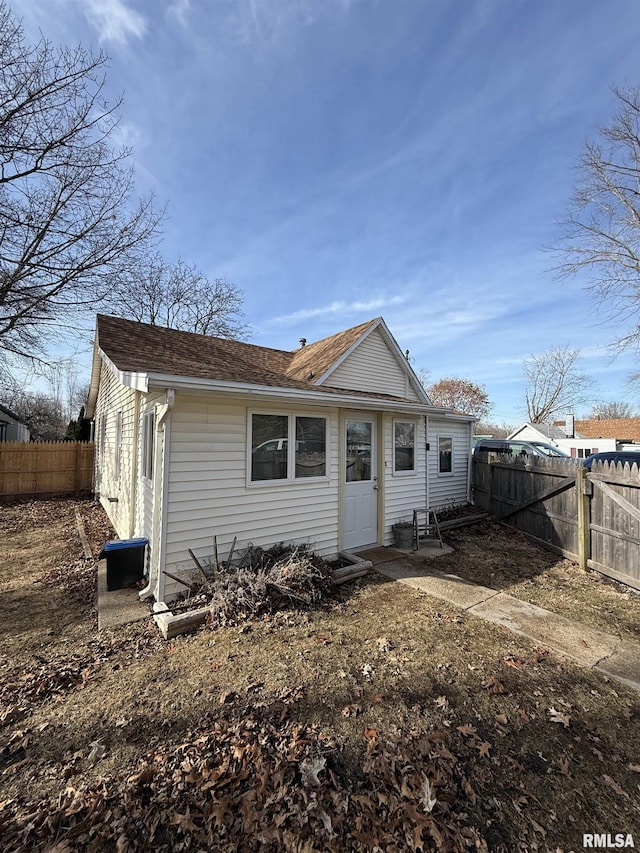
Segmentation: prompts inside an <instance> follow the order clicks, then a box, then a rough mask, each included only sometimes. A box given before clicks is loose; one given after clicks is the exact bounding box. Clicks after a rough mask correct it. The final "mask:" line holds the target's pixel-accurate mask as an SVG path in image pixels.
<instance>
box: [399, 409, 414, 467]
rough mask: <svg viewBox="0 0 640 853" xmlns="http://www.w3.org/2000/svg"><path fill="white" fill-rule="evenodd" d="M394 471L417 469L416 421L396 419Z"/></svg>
mask: <svg viewBox="0 0 640 853" xmlns="http://www.w3.org/2000/svg"><path fill="white" fill-rule="evenodd" d="M393 439H394V456H393V470H394V471H414V470H415V461H414V459H415V444H416V425H415V423H414V421H395V423H394V425H393Z"/></svg>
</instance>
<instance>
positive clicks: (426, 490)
mask: <svg viewBox="0 0 640 853" xmlns="http://www.w3.org/2000/svg"><path fill="white" fill-rule="evenodd" d="M428 444H429V415H425V416H424V506H425V509H426V510H429V451H428V450H427V445H428Z"/></svg>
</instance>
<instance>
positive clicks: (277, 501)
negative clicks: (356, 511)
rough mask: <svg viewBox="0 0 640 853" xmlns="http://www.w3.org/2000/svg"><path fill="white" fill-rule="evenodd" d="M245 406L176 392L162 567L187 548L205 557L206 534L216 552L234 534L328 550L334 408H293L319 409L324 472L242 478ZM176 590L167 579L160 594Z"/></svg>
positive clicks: (177, 562)
mask: <svg viewBox="0 0 640 853" xmlns="http://www.w3.org/2000/svg"><path fill="white" fill-rule="evenodd" d="M249 402H250V401H248V400H247V403H249ZM249 408H250V407H249V406H248V405H243V404H240V403H229V402H227V401H225V400H224V399H223V398H218V399H214V398H210V397H207V398H205V397H198V396H195V395H194V396H186V395H182V394H179V395H176V404H175V407H174V409H173V412H172V414H171V457H170V464H169V495H170V498H169V504H168V507H167V540H166V569H167V570H168V571H171V572H176V571H177V572H179V571H180V570H184V569H189V570H190V569H191V568H192V563H191V560H190V558H189V554H188V552H187V549H188V548H191V549H192V550H193V551H194V553H195V554H196V555H198V556H201V557H203V558H204V559H208V558H210V557H211V554H212V551H213V536H214V535H215V536H216V537H217V543H218V551H219V555H220V558H221V559H223V558H226V556H227V554H228V552H229V548H230V547H231V543H232V541H233V538H234V537H236V536H237V539H238V541H237V544H236V548H237V549H238V550H240V549H243V548H245V547H246V546H247V545H248V544H249V543H253V544H254V545H260V546H263V547H269V546H271V545H274V544H275V543H277V542H280V541H284V542H300V543H301V542H305V543H306V542H308V543H310V545H311V546H312V548H313V549H314V550H315V551H317V552H318V553H320V554H324V555H333V554H335V552H336V546H337V541H338V522H339V517H338V413H337V412H335V411H330V410H316V409H309V410H304V409H296V414H299V415H309V416H312V417H314V416H323V415H325V416H327V477H325V478H322V479H318V480H315V479H313V480H311V479H310V480H305V479H301V480H289V481H286V482H282V483H278V482H277V481H270V482H265V483H264V485H263V484H261V483H259V482H258V483H251V484H250V485H247V466H248V460H247V452H248V439H247V425H248V410H249ZM286 412H287V410H285V409H283V410H282V413H283V414H285V413H286ZM177 590H178V587H177V586H172V583H171V582H170V581H169V580H167V584H166V587H165V598H170V597H171V595H172V594H173V593H175V592H177Z"/></svg>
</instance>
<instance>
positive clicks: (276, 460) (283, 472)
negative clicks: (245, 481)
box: [249, 412, 327, 483]
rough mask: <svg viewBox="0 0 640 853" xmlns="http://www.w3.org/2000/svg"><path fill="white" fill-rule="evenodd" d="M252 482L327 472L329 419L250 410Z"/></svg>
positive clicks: (321, 474)
mask: <svg viewBox="0 0 640 853" xmlns="http://www.w3.org/2000/svg"><path fill="white" fill-rule="evenodd" d="M249 443H250V453H251V461H250V470H249V480H250V482H252V483H257V482H264V481H274V480H275V481H292V480H302V479H306V478H309V477H326V475H327V419H326V418H325V417H310V416H308V415H296V414H284V415H283V414H268V413H262V412H251V413H250V414H249Z"/></svg>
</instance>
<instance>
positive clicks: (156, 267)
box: [108, 254, 249, 339]
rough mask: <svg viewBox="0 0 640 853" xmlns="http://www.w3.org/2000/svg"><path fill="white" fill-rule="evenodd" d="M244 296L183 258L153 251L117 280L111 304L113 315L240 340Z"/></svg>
mask: <svg viewBox="0 0 640 853" xmlns="http://www.w3.org/2000/svg"><path fill="white" fill-rule="evenodd" d="M242 299H243V295H242V291H241V290H240V289H239V288H237V287H236V286H235V285H233V284H231V283H230V282H227V281H224V280H223V279H215V280H214V281H213V282H212V281H210V280H209V279H208V278H207V276H206V275H204V273H202V272H200V271H199V270H198V269H197V268H196V267H195V266H189V265H188V264H186V263H185V262H184V261H183V260H179V261H177V263H174V264H169V263H167V262H166V261H165V260H164V259H163V258H162V257H161V256H160V255H158V254H155V255H153V256H151V257H149V258H144V259H143V260H142V261H141V262H140V263H139V264H138V265H134V266H133V267H132V268H131V269H129V270H128V271H127V272H126V273H125V274H123V275H122V276H121V277H120V278H119V279H118V280H116V281H114V283H113V286H112V290H111V292H110V294H109V299H108V304H109V308H110V310H112V311H113V312H114V313H116V314H122V315H124V316H126V317H129V318H131V319H133V320H138V321H139V322H141V323H150V324H151V325H152V326H166V327H167V328H170V329H183V330H185V331H189V332H197V333H198V334H201V335H215V336H217V337H220V338H236V339H242V338H245V337H246V336H247V333H248V330H249V327H248V326H246V325H245V324H244V323H243V322H242V318H243V313H242Z"/></svg>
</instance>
